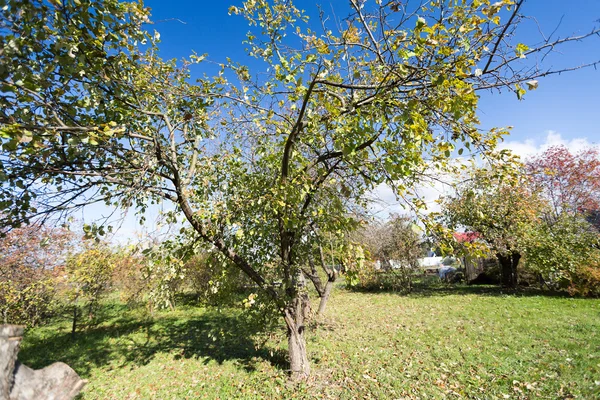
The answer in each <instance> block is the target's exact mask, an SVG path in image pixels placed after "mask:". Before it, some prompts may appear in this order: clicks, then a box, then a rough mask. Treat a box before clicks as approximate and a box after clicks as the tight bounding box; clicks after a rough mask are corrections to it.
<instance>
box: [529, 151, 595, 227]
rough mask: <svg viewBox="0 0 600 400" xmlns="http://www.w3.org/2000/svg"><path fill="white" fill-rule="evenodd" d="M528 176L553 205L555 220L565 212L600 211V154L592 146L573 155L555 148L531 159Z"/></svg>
mask: <svg viewBox="0 0 600 400" xmlns="http://www.w3.org/2000/svg"><path fill="white" fill-rule="evenodd" d="M526 171H527V174H528V175H529V176H530V178H531V181H532V183H533V186H534V187H535V188H536V189H538V190H539V191H541V193H542V194H543V196H544V197H545V198H546V199H547V200H548V201H549V203H550V204H551V206H552V208H551V209H552V213H553V217H555V218H556V217H557V216H558V215H559V214H561V213H562V212H584V211H585V212H591V211H594V210H599V209H600V151H599V150H598V149H597V148H595V147H591V148H588V149H585V150H581V151H580V152H578V153H575V154H572V153H571V152H570V151H569V150H568V149H567V148H566V147H565V146H554V147H550V148H549V149H548V150H546V151H545V152H543V153H542V154H540V155H539V156H537V157H535V158H533V159H531V160H529V161H528V162H527V164H526Z"/></svg>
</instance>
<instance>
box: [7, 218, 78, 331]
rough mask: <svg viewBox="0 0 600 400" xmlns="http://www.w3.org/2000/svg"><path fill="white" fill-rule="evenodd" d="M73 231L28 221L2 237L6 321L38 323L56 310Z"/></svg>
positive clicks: (28, 323)
mask: <svg viewBox="0 0 600 400" xmlns="http://www.w3.org/2000/svg"><path fill="white" fill-rule="evenodd" d="M72 239H73V235H72V233H71V232H69V231H67V230H66V229H62V228H48V227H43V226H38V225H28V226H25V227H22V228H18V229H14V230H12V231H10V232H8V233H7V232H5V236H3V237H0V249H2V252H1V253H0V312H1V313H2V315H1V317H2V320H3V322H4V323H15V324H27V325H36V324H38V323H40V322H41V321H42V320H43V319H44V318H46V317H47V316H49V315H50V314H51V313H52V311H53V305H54V299H55V296H56V294H57V285H56V282H57V281H58V280H59V279H60V278H61V275H62V274H63V268H62V267H63V264H64V260H65V256H66V251H67V250H68V247H69V246H70V244H71V241H72Z"/></svg>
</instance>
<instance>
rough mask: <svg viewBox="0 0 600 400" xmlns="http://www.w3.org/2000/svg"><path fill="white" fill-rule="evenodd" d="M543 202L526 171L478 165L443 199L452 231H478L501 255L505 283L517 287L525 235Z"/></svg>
mask: <svg viewBox="0 0 600 400" xmlns="http://www.w3.org/2000/svg"><path fill="white" fill-rule="evenodd" d="M542 206H543V203H542V202H540V200H539V198H538V197H537V196H536V195H535V193H531V192H530V191H529V190H528V188H527V186H526V180H525V178H524V177H523V176H522V175H520V174H518V173H517V174H516V175H514V174H513V175H512V176H511V175H508V174H505V173H503V172H499V171H498V170H496V169H477V170H474V171H472V173H471V175H470V177H469V179H467V180H465V181H464V182H462V183H461V184H459V185H458V187H457V190H456V194H455V195H454V196H450V197H447V198H445V199H444V200H443V202H442V209H443V211H442V220H443V224H444V225H445V226H447V227H448V228H449V229H450V230H451V231H457V230H461V229H464V230H467V231H471V232H475V233H476V234H477V235H478V237H479V238H480V239H481V241H482V243H483V244H484V245H485V247H486V248H487V250H489V251H490V252H491V253H492V254H495V255H496V257H497V258H498V261H499V262H500V268H501V274H502V284H503V285H504V286H507V287H515V286H516V285H517V277H518V274H517V266H518V265H519V260H520V259H521V257H522V255H523V251H524V248H525V244H524V238H525V236H527V234H528V231H529V230H530V229H532V227H533V226H534V225H535V224H537V223H539V218H540V209H541V207H542ZM477 242H478V241H475V242H474V244H476V243H477Z"/></svg>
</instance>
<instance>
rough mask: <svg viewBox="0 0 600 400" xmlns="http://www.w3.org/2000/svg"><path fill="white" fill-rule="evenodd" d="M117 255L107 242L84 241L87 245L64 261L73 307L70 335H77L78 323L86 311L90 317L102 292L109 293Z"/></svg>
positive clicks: (92, 316)
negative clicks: (105, 243)
mask: <svg viewBox="0 0 600 400" xmlns="http://www.w3.org/2000/svg"><path fill="white" fill-rule="evenodd" d="M117 258H118V257H117V255H116V254H115V253H113V251H112V250H111V249H110V248H109V247H108V246H107V245H104V244H100V243H91V242H87V243H84V248H83V249H82V250H81V251H80V252H77V253H73V254H71V255H70V256H69V257H68V258H67V260H66V263H65V272H66V275H67V282H66V283H67V285H68V290H67V297H68V298H69V300H70V303H71V306H72V309H73V320H72V325H71V335H72V337H73V338H75V333H76V332H77V323H78V321H79V317H80V316H81V315H82V313H83V311H84V310H85V311H87V316H88V319H89V320H92V319H93V318H94V314H95V312H96V309H97V307H98V305H99V302H100V299H101V297H102V295H104V294H106V292H107V291H108V289H109V288H110V284H111V282H112V277H113V271H114V269H115V267H116V264H117Z"/></svg>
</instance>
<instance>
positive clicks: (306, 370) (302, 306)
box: [284, 292, 310, 381]
mask: <svg viewBox="0 0 600 400" xmlns="http://www.w3.org/2000/svg"><path fill="white" fill-rule="evenodd" d="M309 309H310V304H309V299H308V295H307V294H306V293H303V292H298V295H297V296H295V298H294V299H293V301H292V304H291V305H290V306H289V307H288V308H286V310H285V312H284V319H285V323H286V325H287V328H288V330H287V335H288V352H289V357H290V374H291V378H292V379H293V380H296V381H298V380H303V379H306V378H307V377H308V376H309V375H310V361H309V359H308V353H307V351H306V338H305V336H304V334H305V330H306V329H305V325H304V322H305V319H306V317H307V316H308V311H309Z"/></svg>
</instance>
